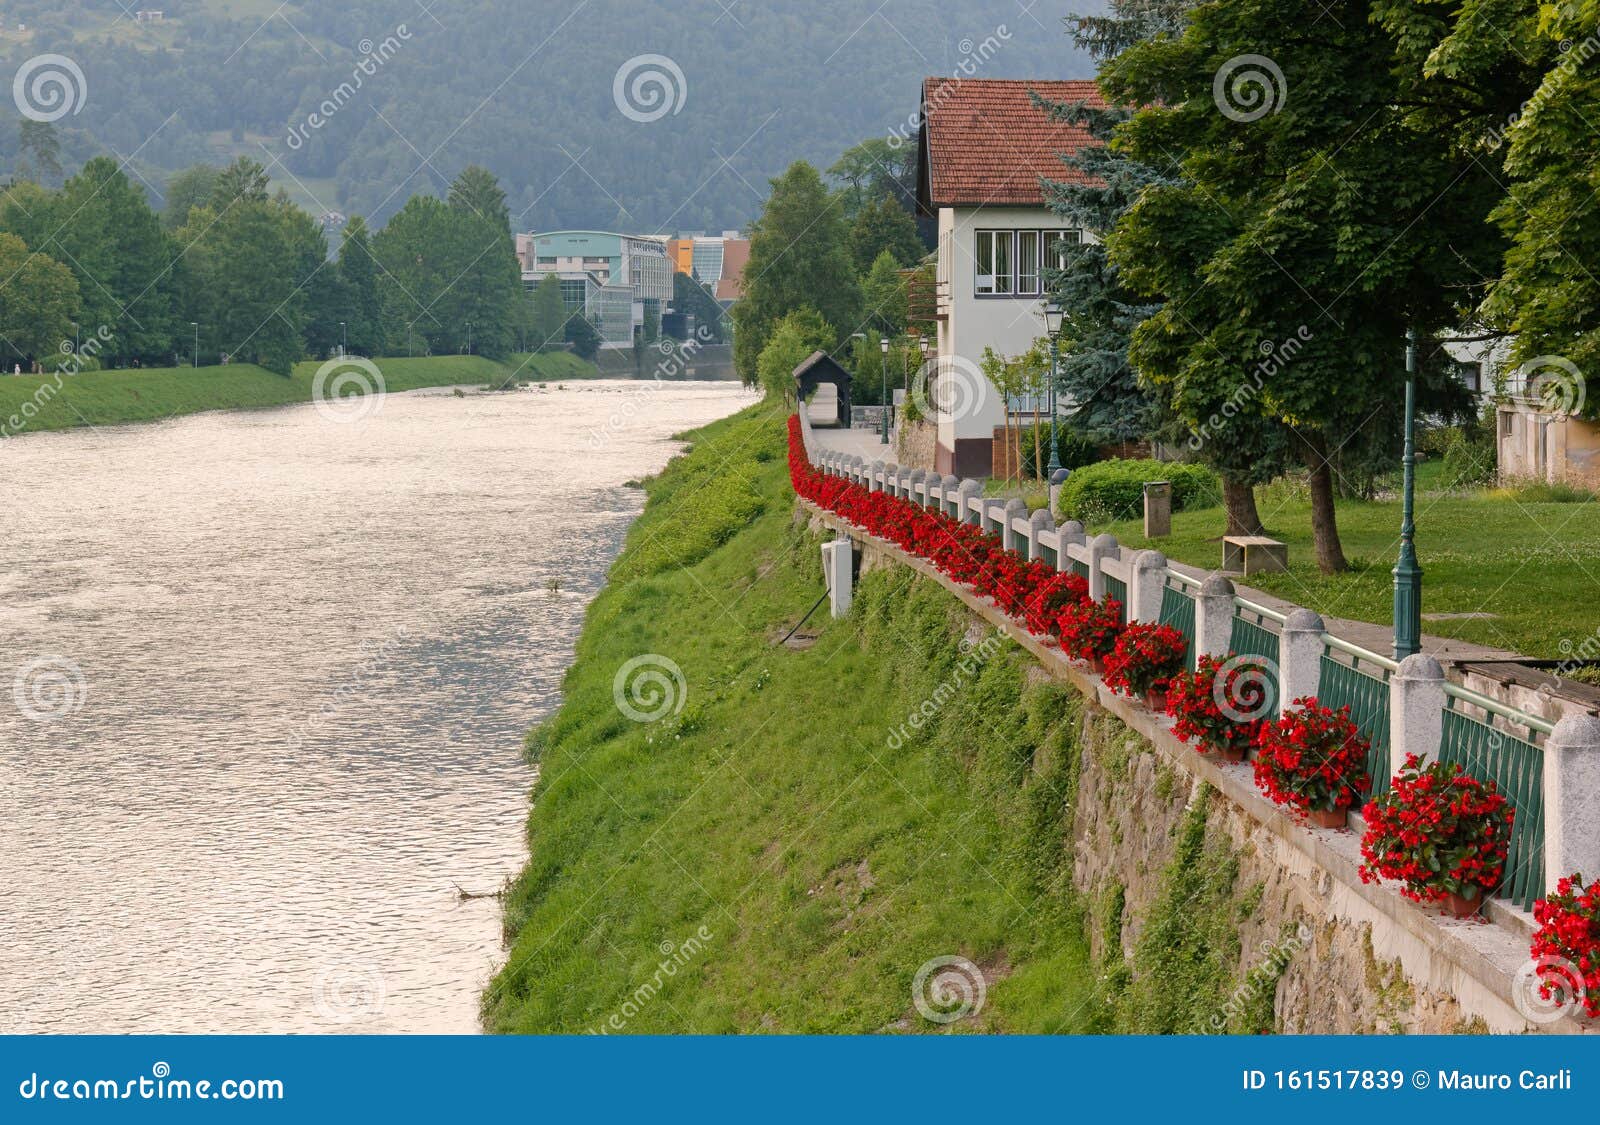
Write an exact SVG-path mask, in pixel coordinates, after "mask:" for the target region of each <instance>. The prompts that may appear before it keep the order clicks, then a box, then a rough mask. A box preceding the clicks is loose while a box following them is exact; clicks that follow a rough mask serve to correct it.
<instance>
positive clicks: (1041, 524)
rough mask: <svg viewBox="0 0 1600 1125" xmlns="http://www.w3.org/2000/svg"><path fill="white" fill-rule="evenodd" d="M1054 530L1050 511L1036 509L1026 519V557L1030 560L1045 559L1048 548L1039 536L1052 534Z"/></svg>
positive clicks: (1053, 520)
mask: <svg viewBox="0 0 1600 1125" xmlns="http://www.w3.org/2000/svg"><path fill="white" fill-rule="evenodd" d="M1055 529H1056V518H1055V516H1053V515H1051V514H1050V509H1048V508H1036V509H1035V510H1034V513H1033V515H1031V516H1029V517H1028V557H1029V558H1030V559H1043V558H1044V557H1045V552H1046V551H1048V550H1049V549H1050V548H1048V547H1046V546H1045V544H1044V542H1043V541H1042V540H1041V539H1040V536H1041V535H1043V534H1044V533H1045V532H1047V531H1049V532H1054V531H1055ZM1052 538H1054V536H1052Z"/></svg>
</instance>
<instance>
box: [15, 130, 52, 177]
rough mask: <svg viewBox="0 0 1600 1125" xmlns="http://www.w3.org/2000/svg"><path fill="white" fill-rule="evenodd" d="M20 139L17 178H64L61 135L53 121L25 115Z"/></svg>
mask: <svg viewBox="0 0 1600 1125" xmlns="http://www.w3.org/2000/svg"><path fill="white" fill-rule="evenodd" d="M18 133H19V136H18V138H17V179H19V180H37V181H38V182H40V183H44V184H53V183H55V182H57V181H58V180H60V179H61V138H60V137H58V136H56V127H55V125H54V124H52V123H51V122H49V121H33V120H30V119H29V118H23V119H22V121H21V123H20V127H19V129H18Z"/></svg>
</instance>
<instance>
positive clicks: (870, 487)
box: [867, 461, 883, 492]
mask: <svg viewBox="0 0 1600 1125" xmlns="http://www.w3.org/2000/svg"><path fill="white" fill-rule="evenodd" d="M882 475H883V462H882V461H874V462H873V463H872V468H871V470H869V471H868V473H867V491H869V492H882V491H883V480H882Z"/></svg>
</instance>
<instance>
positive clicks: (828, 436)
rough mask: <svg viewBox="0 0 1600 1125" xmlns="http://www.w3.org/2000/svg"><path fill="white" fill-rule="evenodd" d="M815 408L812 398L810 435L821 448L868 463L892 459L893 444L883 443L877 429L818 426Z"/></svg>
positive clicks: (831, 416)
mask: <svg viewBox="0 0 1600 1125" xmlns="http://www.w3.org/2000/svg"><path fill="white" fill-rule="evenodd" d="M818 391H819V394H818V397H819V398H820V397H821V395H820V391H821V388H820V387H819V388H818ZM816 409H817V404H816V401H815V400H813V401H812V403H811V410H812V415H811V421H812V424H813V429H812V431H811V436H812V437H813V438H814V439H815V440H816V442H817V444H818V445H820V446H822V448H824V449H833V450H837V451H838V452H840V453H846V454H849V455H850V456H852V457H861V458H864V459H865V460H866V462H867V464H869V465H870V464H871V463H872V462H874V461H885V462H887V461H893V460H894V446H892V445H884V444H883V438H882V437H880V436H879V431H877V430H846V429H841V428H839V427H837V426H834V427H829V426H818V425H816V422H817V414H816ZM828 417H829V418H836V417H838V415H837V414H836V413H830V414H829V415H828Z"/></svg>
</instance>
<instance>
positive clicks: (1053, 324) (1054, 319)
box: [1044, 296, 1066, 336]
mask: <svg viewBox="0 0 1600 1125" xmlns="http://www.w3.org/2000/svg"><path fill="white" fill-rule="evenodd" d="M1065 312H1066V310H1065V309H1064V308H1063V307H1062V305H1061V300H1060V298H1058V297H1054V296H1050V297H1046V298H1045V299H1044V326H1045V328H1046V329H1048V330H1049V332H1050V335H1052V336H1054V335H1055V334H1056V333H1057V332H1059V331H1061V318H1062V316H1063V314H1064V313H1065Z"/></svg>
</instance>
